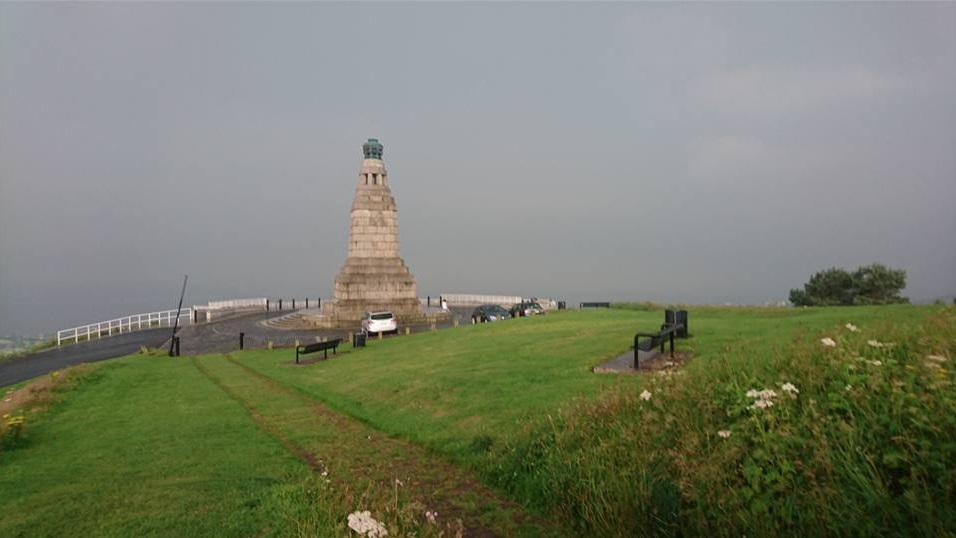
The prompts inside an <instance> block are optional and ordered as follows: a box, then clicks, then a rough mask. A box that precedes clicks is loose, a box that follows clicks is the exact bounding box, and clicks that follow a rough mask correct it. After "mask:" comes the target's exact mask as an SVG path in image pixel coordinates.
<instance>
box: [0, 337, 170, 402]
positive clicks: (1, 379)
mask: <svg viewBox="0 0 956 538" xmlns="http://www.w3.org/2000/svg"><path fill="white" fill-rule="evenodd" d="M172 334H173V330H172V328H170V327H163V328H160V329H146V330H142V331H136V332H131V333H126V334H121V335H118V336H109V337H104V338H102V339H98V340H90V341H89V342H80V343H77V344H64V345H63V346H61V347H55V348H52V349H46V350H43V351H38V352H36V353H31V354H29V355H24V356H22V357H17V358H15V359H12V360H10V361H7V362H4V363H0V387H5V386H7V385H12V384H14V383H19V382H21V381H26V380H28V379H33V378H34V377H37V376H41V375H43V374H46V373H48V372H53V371H55V370H60V369H63V368H67V367H69V366H75V365H77V364H81V363H84V362H96V361H102V360H106V359H113V358H116V357H123V356H125V355H129V354H131V353H136V352H137V351H139V349H140V348H141V347H143V346H145V347H148V348H157V347H161V346H162V345H163V343H165V342H169V338H170V336H172Z"/></svg>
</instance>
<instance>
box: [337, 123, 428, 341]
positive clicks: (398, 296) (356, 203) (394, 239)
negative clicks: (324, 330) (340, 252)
mask: <svg viewBox="0 0 956 538" xmlns="http://www.w3.org/2000/svg"><path fill="white" fill-rule="evenodd" d="M383 149H384V148H383V146H382V144H381V143H379V141H378V140H377V139H375V138H370V139H369V140H368V142H366V143H365V144H364V145H363V146H362V150H363V152H364V156H365V158H364V159H363V160H362V167H361V170H360V171H359V180H358V186H356V187H355V198H354V200H353V201H352V211H351V214H350V225H349V254H348V258H346V260H345V264H344V265H343V266H342V269H341V270H340V271H339V274H338V275H337V276H336V277H335V291H334V292H333V299H332V301H331V303H329V302H326V303H325V304H323V305H322V317H324V318H327V320H328V322H331V324H332V325H337V326H353V325H354V326H357V325H358V323H359V320H361V318H362V315H363V314H364V313H365V312H366V311H370V312H374V311H378V310H389V311H391V312H392V313H394V314H395V317H396V318H398V321H399V322H400V323H415V322H421V321H424V320H425V319H426V317H425V313H424V312H423V310H422V305H421V303H420V302H419V300H418V286H417V285H416V284H415V278H414V277H413V276H412V274H411V273H410V272H409V271H408V267H407V266H406V265H405V261H404V260H402V258H401V257H400V256H399V255H398V210H397V208H396V207H395V198H394V197H392V191H391V189H389V187H388V172H387V171H386V170H385V163H384V162H382V151H383Z"/></svg>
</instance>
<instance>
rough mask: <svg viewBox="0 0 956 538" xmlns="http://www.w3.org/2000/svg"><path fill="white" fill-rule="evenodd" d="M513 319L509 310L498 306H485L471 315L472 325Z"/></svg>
mask: <svg viewBox="0 0 956 538" xmlns="http://www.w3.org/2000/svg"><path fill="white" fill-rule="evenodd" d="M510 317H511V314H509V313H508V311H507V310H505V309H504V308H501V307H500V306H498V305H496V304H483V305H481V306H479V307H478V308H476V309H475V311H474V312H472V313H471V322H472V323H486V322H489V321H498V320H500V319H508V318H510Z"/></svg>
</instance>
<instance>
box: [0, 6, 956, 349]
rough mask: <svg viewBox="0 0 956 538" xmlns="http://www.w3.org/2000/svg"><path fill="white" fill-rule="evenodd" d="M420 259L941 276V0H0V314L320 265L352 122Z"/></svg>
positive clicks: (948, 128) (407, 253) (639, 285)
mask: <svg viewBox="0 0 956 538" xmlns="http://www.w3.org/2000/svg"><path fill="white" fill-rule="evenodd" d="M369 137H377V138H379V139H381V141H382V142H383V144H384V145H385V164H386V166H387V168H388V170H389V176H390V185H391V187H392V192H393V194H394V195H395V197H396V201H397V203H398V208H399V213H398V216H399V239H400V241H401V253H402V256H403V257H404V258H405V261H406V262H407V263H408V265H409V267H410V269H411V271H412V273H413V274H414V275H415V277H416V279H417V281H418V285H419V291H420V293H421V294H422V295H423V296H424V295H425V294H431V295H437V294H438V293H440V292H461V293H502V294H517V295H525V296H554V297H557V298H564V299H568V300H571V301H577V300H585V299H591V300H599V299H633V300H656V301H668V302H670V301H674V302H677V301H682V302H690V303H724V302H732V303H762V302H767V301H779V300H782V299H785V298H786V297H787V293H788V291H789V289H790V288H793V287H800V286H802V285H803V283H804V282H806V281H807V279H808V278H809V277H810V276H811V274H812V273H814V272H816V271H819V270H822V269H825V268H828V267H831V266H840V267H845V268H847V269H854V268H856V267H858V266H860V265H864V264H869V263H872V262H880V263H884V264H887V265H889V266H891V267H895V268H902V269H905V270H906V271H907V274H908V288H907V289H906V291H905V294H907V295H909V296H910V297H911V298H913V299H914V300H932V299H934V298H937V297H943V296H952V294H954V293H956V4H954V3H905V4H903V3H898V4H896V3H818V2H812V3H811V2H807V3H739V4H729V3H718V4H700V3H667V4H658V3H654V4H645V3H605V4H594V3H522V4H505V3H468V4H462V3H349V4H340V3H271V2H270V3H264V2H263V3H159V2H157V3H42V4H35V3H30V4H27V3H8V2H3V3H0V333H6V332H10V331H26V332H40V331H45V332H47V333H49V332H50V331H52V330H54V329H57V328H65V327H71V326H74V325H78V324H81V323H87V322H94V321H98V320H101V319H108V318H112V317H119V316H123V315H127V314H133V313H138V312H145V311H150V310H158V309H164V308H174V307H175V304H176V300H177V299H178V293H179V288H180V285H181V282H182V275H183V274H184V273H188V274H189V277H190V280H189V283H190V287H189V290H188V292H187V298H186V303H187V304H201V303H205V302H206V301H208V300H212V299H226V298H239V297H257V296H270V297H279V296H286V297H288V296H292V295H295V296H298V297H304V296H306V295H308V296H311V297H315V296H322V297H329V296H330V295H331V291H332V284H333V280H334V277H335V274H336V273H337V272H338V270H339V268H340V267H341V265H342V263H343V262H344V260H345V256H346V252H347V239H348V222H349V216H348V212H349V206H350V204H351V200H352V195H353V192H354V188H355V185H356V182H357V178H358V170H359V165H360V162H361V157H362V153H361V145H362V143H363V142H364V141H365V140H366V139H367V138H369Z"/></svg>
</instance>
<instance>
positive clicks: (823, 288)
mask: <svg viewBox="0 0 956 538" xmlns="http://www.w3.org/2000/svg"><path fill="white" fill-rule="evenodd" d="M905 287H906V271H904V270H902V269H890V268H888V267H886V266H884V265H881V264H878V263H874V264H871V265H867V266H864V267H860V268H859V269H857V270H856V271H854V272H853V273H849V272H848V271H846V270H845V269H841V268H839V267H831V268H830V269H827V270H825V271H820V272H819V273H816V274H814V275H813V276H812V277H810V281H809V282H807V283H806V284H804V285H803V289H802V290H801V289H792V290H790V302H791V303H793V304H794V305H795V306H837V305H841V306H848V305H873V304H894V303H908V302H909V299H907V298H906V297H901V296H900V291H901V290H902V289H903V288H905Z"/></svg>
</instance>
